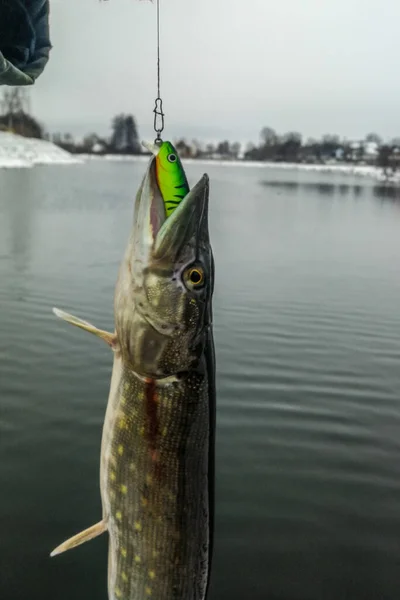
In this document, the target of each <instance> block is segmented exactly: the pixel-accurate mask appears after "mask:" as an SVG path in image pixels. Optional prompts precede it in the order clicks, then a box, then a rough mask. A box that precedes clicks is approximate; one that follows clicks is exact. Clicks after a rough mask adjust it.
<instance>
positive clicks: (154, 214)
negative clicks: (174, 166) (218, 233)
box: [133, 157, 209, 262]
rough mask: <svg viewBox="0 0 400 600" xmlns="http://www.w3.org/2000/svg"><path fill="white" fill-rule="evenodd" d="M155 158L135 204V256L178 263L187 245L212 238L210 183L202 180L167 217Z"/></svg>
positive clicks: (205, 176) (205, 179)
mask: <svg viewBox="0 0 400 600" xmlns="http://www.w3.org/2000/svg"><path fill="white" fill-rule="evenodd" d="M155 161H156V158H155V157H153V158H152V159H151V161H150V164H149V167H148V169H147V172H146V174H145V177H144V179H143V183H142V185H141V187H140V189H139V191H138V194H137V197H136V205H135V217H134V232H133V239H134V245H135V253H136V255H137V256H138V255H139V256H141V257H142V259H145V260H146V262H151V260H162V259H164V258H166V259H169V260H174V258H175V257H176V256H177V254H178V253H179V250H180V248H181V247H182V245H183V244H185V243H187V242H188V241H189V240H191V239H193V238H195V240H194V241H195V243H200V241H201V238H203V237H204V236H205V235H207V236H208V214H207V213H208V196H209V180H208V176H207V175H203V177H202V178H201V179H200V181H199V182H198V183H197V184H196V185H195V186H194V187H193V188H192V190H191V191H190V192H189V193H188V194H187V195H186V196H185V197H184V198H183V200H182V201H181V203H180V204H179V206H177V208H176V209H175V210H174V212H173V213H172V214H171V215H170V216H169V217H168V218H167V216H166V212H165V206H164V201H163V198H162V195H161V192H160V189H159V187H158V183H157V177H156V164H155Z"/></svg>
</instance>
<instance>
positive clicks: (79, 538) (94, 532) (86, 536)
mask: <svg viewBox="0 0 400 600" xmlns="http://www.w3.org/2000/svg"><path fill="white" fill-rule="evenodd" d="M106 530H107V526H106V523H105V521H99V523H96V525H92V527H89V529H85V530H84V531H81V532H80V533H77V534H76V535H74V536H73V537H72V538H69V540H66V541H65V542H63V543H62V544H60V545H59V546H57V548H55V549H54V550H53V552H52V553H51V554H50V556H56V555H57V554H61V553H62V552H65V551H66V550H71V549H72V548H76V546H80V545H81V544H84V543H85V542H88V541H89V540H92V539H93V538H95V537H97V536H98V535H100V534H101V533H104V531H106Z"/></svg>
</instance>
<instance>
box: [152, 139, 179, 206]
mask: <svg viewBox="0 0 400 600" xmlns="http://www.w3.org/2000/svg"><path fill="white" fill-rule="evenodd" d="M145 146H146V148H148V149H149V150H151V152H153V154H154V155H155V156H156V177H157V184H158V187H159V189H160V192H161V195H162V198H163V200H164V206H165V212H166V216H167V217H169V216H170V215H171V214H172V213H173V212H174V210H175V209H176V208H177V207H178V206H179V204H180V203H181V202H182V200H183V198H184V197H185V196H186V195H187V194H188V193H189V184H188V181H187V179H186V175H185V171H184V169H183V166H182V163H181V160H180V158H179V156H178V153H177V151H176V150H175V148H174V146H173V145H172V144H171V142H162V143H161V145H154V146H153V145H152V144H145Z"/></svg>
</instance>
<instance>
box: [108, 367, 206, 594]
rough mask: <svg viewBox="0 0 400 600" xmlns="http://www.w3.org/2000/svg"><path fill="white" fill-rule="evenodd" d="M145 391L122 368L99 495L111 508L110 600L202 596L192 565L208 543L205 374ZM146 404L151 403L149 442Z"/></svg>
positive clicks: (145, 386) (144, 385) (202, 584)
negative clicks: (154, 433)
mask: <svg viewBox="0 0 400 600" xmlns="http://www.w3.org/2000/svg"><path fill="white" fill-rule="evenodd" d="M148 388H149V384H148V383H146V382H143V381H141V380H139V379H138V378H137V377H136V376H135V375H134V374H133V373H129V371H124V374H123V378H122V380H121V384H120V390H119V394H120V401H119V404H118V408H117V413H116V418H115V419H113V422H112V423H111V424H110V427H111V431H110V434H109V435H108V440H109V444H110V452H109V453H107V452H106V455H107V454H108V456H109V458H108V460H105V461H104V465H103V469H104V471H105V479H104V481H107V485H106V486H104V489H102V496H103V501H104V503H105V504H106V505H109V506H110V514H109V521H108V523H109V524H108V530H109V532H110V534H111V536H112V537H113V538H114V539H115V540H117V543H116V544H115V546H114V548H112V549H111V550H110V551H111V552H112V553H113V555H114V556H113V559H112V562H113V565H114V568H113V571H112V573H111V574H110V578H109V597H110V598H114V597H115V598H126V599H129V600H130V599H134V598H142V597H143V598H145V597H146V596H151V598H153V599H155V600H158V599H160V600H162V599H165V598H171V599H172V598H177V599H181V598H186V597H187V598H202V597H203V596H204V589H205V586H206V582H207V573H204V578H203V580H200V581H198V579H197V578H196V579H194V578H193V570H192V569H193V567H194V568H195V571H198V570H199V569H201V565H196V561H197V562H199V561H200V562H201V561H202V558H203V557H202V554H201V552H199V548H200V549H202V548H203V547H204V546H206V545H207V544H208V523H207V514H208V495H207V494H206V493H204V490H207V488H208V486H207V462H208V445H209V430H208V382H207V376H206V374H205V370H204V371H203V373H200V372H199V373H192V374H190V375H189V376H188V377H187V378H186V379H185V380H182V381H177V382H174V383H169V384H167V385H161V386H160V385H158V386H155V389H154V393H153V397H148ZM193 391H194V395H193ZM121 401H122V402H121ZM150 402H152V403H155V404H156V411H155V414H154V417H153V418H155V419H157V424H158V427H157V429H158V434H157V438H156V440H154V441H152V440H151V436H150V427H151V422H150V421H149V416H148V408H147V404H148V403H150ZM108 426H109V424H108V423H107V422H106V423H105V430H106V429H107V428H108ZM154 449H155V450H156V453H154ZM194 472H195V473H197V475H196V477H193V476H192V474H193V473H194ZM202 490H203V491H202ZM202 519H205V523H204V524H203V525H202V523H201V520H202ZM204 525H206V526H204ZM189 566H190V571H189ZM128 572H129V573H131V576H130V577H129V579H128V578H127V577H126V574H127V573H128ZM124 575H125V577H124Z"/></svg>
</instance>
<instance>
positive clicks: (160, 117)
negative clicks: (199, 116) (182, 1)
mask: <svg viewBox="0 0 400 600" xmlns="http://www.w3.org/2000/svg"><path fill="white" fill-rule="evenodd" d="M153 112H154V131H155V132H156V134H157V137H156V139H155V143H156V144H162V139H161V133H162V132H163V130H164V113H163V105H162V99H161V68H160V0H157V98H156V103H155V107H154V110H153Z"/></svg>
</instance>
